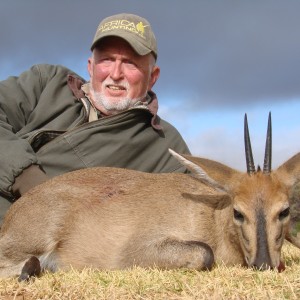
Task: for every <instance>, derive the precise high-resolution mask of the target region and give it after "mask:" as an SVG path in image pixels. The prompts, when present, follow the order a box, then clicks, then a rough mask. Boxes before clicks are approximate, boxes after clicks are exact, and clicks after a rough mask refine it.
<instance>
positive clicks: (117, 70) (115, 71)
mask: <svg viewBox="0 0 300 300" xmlns="http://www.w3.org/2000/svg"><path fill="white" fill-rule="evenodd" d="M122 76H123V71H122V63H121V62H119V61H115V62H114V63H113V65H112V68H111V71H110V77H111V78H112V79H113V80H118V79H120V78H121V77H122Z"/></svg>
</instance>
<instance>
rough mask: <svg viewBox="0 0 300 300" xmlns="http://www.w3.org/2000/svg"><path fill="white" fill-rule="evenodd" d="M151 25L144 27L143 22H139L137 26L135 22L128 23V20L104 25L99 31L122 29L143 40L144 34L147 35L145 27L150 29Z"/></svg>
mask: <svg viewBox="0 0 300 300" xmlns="http://www.w3.org/2000/svg"><path fill="white" fill-rule="evenodd" d="M148 26H149V25H144V24H143V22H139V23H137V24H135V23H134V22H131V21H128V20H115V21H110V22H107V23H104V24H102V25H101V26H100V27H99V29H98V31H100V32H106V31H109V30H115V29H122V30H126V31H130V32H133V33H136V34H137V35H139V36H140V37H142V38H143V39H145V36H144V33H145V27H148Z"/></svg>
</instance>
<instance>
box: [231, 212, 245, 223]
mask: <svg viewBox="0 0 300 300" xmlns="http://www.w3.org/2000/svg"><path fill="white" fill-rule="evenodd" d="M233 216H234V218H235V220H236V221H239V222H244V216H243V215H242V214H241V213H240V212H239V211H238V210H236V209H233Z"/></svg>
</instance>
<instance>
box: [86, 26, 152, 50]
mask: <svg viewBox="0 0 300 300" xmlns="http://www.w3.org/2000/svg"><path fill="white" fill-rule="evenodd" d="M109 36H116V37H119V38H121V39H123V40H125V41H126V42H127V43H128V44H129V45H130V46H131V47H132V48H133V50H134V51H135V52H136V53H137V54H139V55H142V56H143V55H147V54H149V53H151V52H153V51H152V50H151V49H149V48H148V47H146V46H145V45H143V44H142V43H141V42H139V41H138V40H136V39H133V38H132V34H126V33H124V32H122V33H120V34H118V33H116V32H114V33H113V34H111V33H109V32H107V33H102V34H101V36H100V37H99V38H97V39H95V41H94V42H93V44H92V46H91V50H92V51H93V49H94V48H95V47H96V45H97V44H99V43H100V41H101V40H102V39H104V38H106V37H109ZM154 55H156V54H155V53H154Z"/></svg>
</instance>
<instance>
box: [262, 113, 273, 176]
mask: <svg viewBox="0 0 300 300" xmlns="http://www.w3.org/2000/svg"><path fill="white" fill-rule="evenodd" d="M271 169H272V124H271V112H269V118H268V130H267V138H266V148H265V159H264V170H263V172H264V173H265V174H270V173H271Z"/></svg>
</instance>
